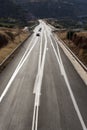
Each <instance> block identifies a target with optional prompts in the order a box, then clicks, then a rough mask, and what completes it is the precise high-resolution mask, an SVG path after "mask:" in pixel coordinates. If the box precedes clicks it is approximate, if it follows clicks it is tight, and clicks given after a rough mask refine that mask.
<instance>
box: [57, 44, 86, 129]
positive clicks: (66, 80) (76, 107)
mask: <svg viewBox="0 0 87 130" xmlns="http://www.w3.org/2000/svg"><path fill="white" fill-rule="evenodd" d="M57 46H58V42H57ZM58 50H59V49H58ZM58 53H60V51H58ZM59 55H60V54H59ZM60 60H61V65H62V69H63V75H64V79H65V82H66V85H67V88H68V91H69V93H70V97H71V99H72V102H73V105H74V108H75V111H76V113H77V116H78V118H79V121H80V123H81V126H82V128H83V130H87V127H86V125H85V123H84V120H83V117H82V115H81V113H80V110H79V107H78V105H77V102H76V99H75V97H74V94H73V91H72V89H71V86H70V83H69V80H68V77H67V74H66V72H65V69H64V65H63V62H62V58H61V55H60Z"/></svg>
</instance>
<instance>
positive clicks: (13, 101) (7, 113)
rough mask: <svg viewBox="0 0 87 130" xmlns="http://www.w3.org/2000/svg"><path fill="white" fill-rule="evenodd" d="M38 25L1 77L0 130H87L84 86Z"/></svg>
mask: <svg viewBox="0 0 87 130" xmlns="http://www.w3.org/2000/svg"><path fill="white" fill-rule="evenodd" d="M39 22H40V24H39V25H38V26H37V27H36V28H35V29H34V33H33V34H32V36H31V37H30V38H29V39H28V40H27V41H26V42H25V44H24V45H23V46H22V47H21V48H20V51H19V52H18V53H17V54H16V56H15V57H14V59H13V60H12V61H11V62H10V63H9V64H8V65H7V67H6V68H5V69H4V70H3V72H2V73H0V130H87V100H86V99H87V86H86V85H85V84H84V82H83V81H82V79H81V78H80V76H79V75H78V73H77V72H76V70H75V69H74V67H73V65H72V64H71V62H70V61H69V59H68V58H67V57H66V55H65V54H64V52H63V50H62V48H61V47H60V43H58V40H57V39H56V38H55V37H54V36H53V34H52V28H51V27H50V26H49V25H47V24H46V23H45V22H44V21H42V20H40V21H39ZM61 44H62V43H61Z"/></svg>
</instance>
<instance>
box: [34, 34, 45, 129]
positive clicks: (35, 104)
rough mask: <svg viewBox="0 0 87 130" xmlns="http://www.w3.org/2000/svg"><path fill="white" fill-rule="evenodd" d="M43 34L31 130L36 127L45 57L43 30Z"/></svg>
mask: <svg viewBox="0 0 87 130" xmlns="http://www.w3.org/2000/svg"><path fill="white" fill-rule="evenodd" d="M44 35H45V46H44V52H43V57H42V62H41V66H40V68H39V72H38V76H39V77H38V82H37V84H36V85H37V86H35V88H37V89H36V92H35V103H34V113H33V121H32V130H37V127H38V113H39V106H40V96H41V86H42V79H43V72H44V65H45V58H46V48H47V37H46V34H45V32H44ZM36 108H37V111H36V113H35V109H36ZM35 115H36V116H35ZM35 117H36V118H35Z"/></svg>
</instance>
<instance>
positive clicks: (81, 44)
mask: <svg viewBox="0 0 87 130" xmlns="http://www.w3.org/2000/svg"><path fill="white" fill-rule="evenodd" d="M56 33H57V35H58V36H59V37H60V38H61V39H62V40H63V41H64V43H65V44H66V45H67V46H68V47H69V48H70V49H71V50H72V51H73V52H74V53H75V54H76V55H77V57H78V58H79V59H80V60H81V61H82V62H83V63H84V64H85V65H86V66H87V32H86V31H81V32H75V31H73V30H69V31H59V32H56Z"/></svg>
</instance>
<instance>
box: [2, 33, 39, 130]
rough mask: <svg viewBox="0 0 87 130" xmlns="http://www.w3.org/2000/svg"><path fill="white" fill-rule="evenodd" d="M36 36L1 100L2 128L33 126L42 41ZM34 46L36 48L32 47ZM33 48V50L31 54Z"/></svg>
mask: <svg viewBox="0 0 87 130" xmlns="http://www.w3.org/2000/svg"><path fill="white" fill-rule="evenodd" d="M35 37H36V38H35V39H34V40H35V41H33V43H32V45H31V47H30V49H29V51H28V52H27V53H26V55H25V56H24V58H22V60H21V61H20V63H19V65H18V67H17V69H19V68H20V69H19V71H18V73H17V75H16V76H15V77H14V80H13V81H12V82H11V84H10V87H9V89H8V91H7V92H6V95H5V97H4V98H2V99H3V100H1V103H0V130H24V129H26V130H29V129H31V128H32V116H33V105H34V95H33V88H34V82H35V77H36V74H37V71H38V59H39V49H40V43H41V38H39V37H37V36H36V33H35ZM36 39H37V40H38V41H37V40H36ZM35 43H36V44H35ZM34 44H35V46H34ZM33 46H34V48H32V47H33ZM31 48H32V51H31V54H30V53H29V52H30V50H31ZM29 54H30V55H29ZM26 57H27V58H26ZM25 59H26V60H25ZM22 64H23V65H22ZM21 65H22V66H21ZM17 69H16V70H17Z"/></svg>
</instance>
